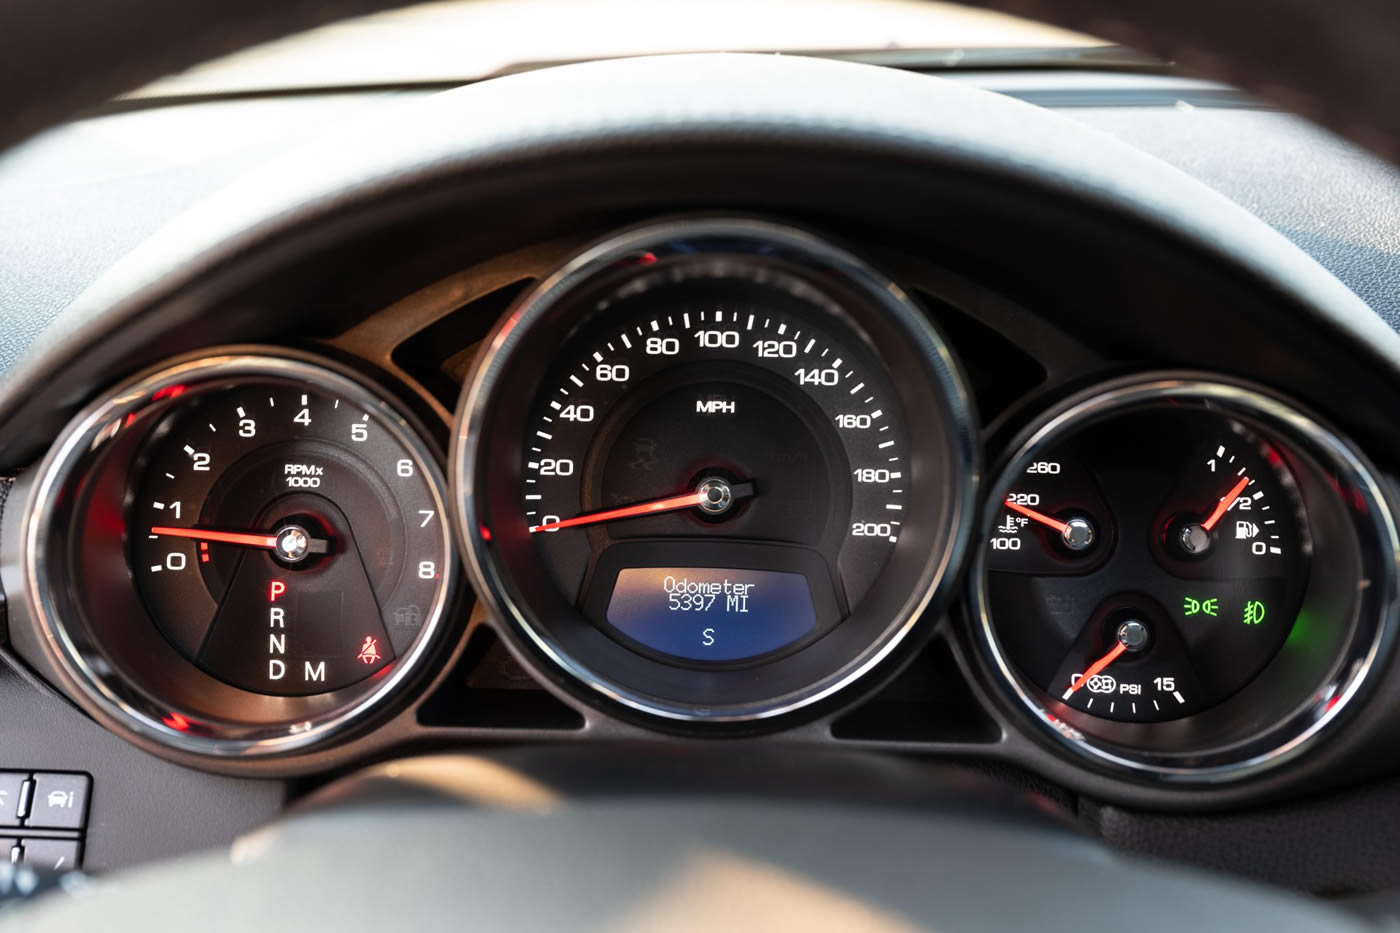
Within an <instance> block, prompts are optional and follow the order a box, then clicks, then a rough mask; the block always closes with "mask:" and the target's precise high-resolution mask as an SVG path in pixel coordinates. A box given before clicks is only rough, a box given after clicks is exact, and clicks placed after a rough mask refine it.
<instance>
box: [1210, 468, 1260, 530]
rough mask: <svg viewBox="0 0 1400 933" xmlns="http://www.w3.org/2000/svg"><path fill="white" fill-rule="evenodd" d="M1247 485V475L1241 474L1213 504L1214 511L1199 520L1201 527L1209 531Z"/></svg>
mask: <svg viewBox="0 0 1400 933" xmlns="http://www.w3.org/2000/svg"><path fill="white" fill-rule="evenodd" d="M1248 485H1249V477H1248V476H1241V477H1240V481H1239V482H1238V483H1236V484H1235V487H1234V488H1233V489H1231V490H1230V491H1229V492H1227V493H1226V494H1225V495H1224V496H1222V497H1221V499H1220V502H1218V503H1217V504H1216V506H1215V511H1214V512H1211V513H1210V518H1208V519H1206V520H1205V521H1203V522H1201V527H1202V528H1204V529H1205V530H1206V531H1210V530H1211V529H1212V528H1214V527H1215V523H1216V522H1218V521H1220V519H1221V517H1222V516H1223V515H1224V514H1225V513H1226V512H1228V511H1230V506H1232V505H1234V504H1235V500H1236V499H1238V498H1239V497H1240V493H1242V492H1244V487H1246V486H1248Z"/></svg>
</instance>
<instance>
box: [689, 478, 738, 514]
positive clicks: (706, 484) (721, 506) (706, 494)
mask: <svg viewBox="0 0 1400 933" xmlns="http://www.w3.org/2000/svg"><path fill="white" fill-rule="evenodd" d="M695 491H696V492H698V493H700V495H701V496H702V497H703V498H701V500H700V511H702V512H705V513H706V514H708V515H723V514H724V513H725V512H728V511H729V509H730V508H731V507H732V506H733V505H734V490H733V488H732V487H731V486H730V485H729V483H728V481H726V480H724V479H722V478H720V477H718V476H714V477H710V478H709V479H705V480H703V481H701V483H700V485H699V486H696V487H695Z"/></svg>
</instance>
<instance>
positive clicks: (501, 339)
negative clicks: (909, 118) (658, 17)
mask: <svg viewBox="0 0 1400 933" xmlns="http://www.w3.org/2000/svg"><path fill="white" fill-rule="evenodd" d="M697 254H713V255H716V256H722V257H723V256H728V257H738V258H739V259H740V260H742V261H748V262H759V263H763V262H769V263H777V264H781V267H782V268H785V269H787V270H789V271H790V272H792V273H793V274H796V275H800V276H801V277H802V278H803V279H804V280H805V281H806V282H807V283H809V285H810V284H815V283H820V289H821V290H822V291H823V292H824V293H825V294H828V295H832V296H835V300H834V301H832V302H831V307H832V310H831V311H830V312H827V313H833V314H840V315H848V316H849V317H848V326H852V327H853V328H854V331H855V332H856V333H859V334H863V335H864V338H865V339H866V340H868V341H869V342H870V345H871V346H872V347H873V349H874V350H875V352H876V355H877V358H880V359H882V360H883V362H884V365H887V366H889V367H891V369H892V370H893V372H894V383H895V386H896V389H897V391H898V393H899V396H900V402H901V404H902V406H903V408H904V410H905V411H906V413H908V415H909V417H911V418H915V419H919V420H917V421H915V422H912V423H911V432H910V433H911V434H912V435H913V440H914V444H915V446H914V452H913V458H912V462H913V464H914V465H915V466H914V467H913V469H915V470H916V475H915V476H914V477H913V478H912V480H911V486H912V487H913V493H912V494H911V496H910V500H909V503H908V505H907V506H906V509H907V511H906V512H905V516H906V524H905V530H904V532H903V533H902V534H901V542H902V543H904V544H905V546H902V547H899V548H896V550H895V553H894V554H893V555H892V556H891V558H890V561H889V563H888V564H887V565H886V567H885V569H884V571H883V572H882V574H881V577H880V581H881V582H877V584H876V586H875V587H873V588H872V590H871V593H872V595H871V597H870V598H869V599H867V600H866V603H865V604H864V605H863V606H862V607H860V608H859V609H858V610H857V611H856V612H854V613H853V614H852V615H851V616H850V617H849V618H847V619H846V620H845V621H844V622H842V623H841V624H840V625H838V626H836V627H835V628H834V629H832V631H830V632H828V633H827V634H826V635H825V636H824V637H822V638H820V639H818V640H816V641H815V642H813V643H811V644H808V645H806V646H804V647H802V648H800V649H799V650H795V651H793V652H791V653H789V654H787V655H785V656H784V657H782V658H779V659H777V660H775V661H773V662H772V663H768V664H764V665H761V666H757V667H751V668H749V669H747V670H735V671H695V670H690V669H687V668H685V667H682V666H678V665H674V664H668V663H663V662H660V661H657V660H654V659H652V658H649V657H646V656H644V655H641V654H639V653H636V652H634V651H631V650H630V649H628V648H626V647H625V646H624V645H622V644H621V643H619V642H618V641H615V640H613V639H611V638H609V637H608V636H606V635H605V634H604V633H602V632H601V631H600V630H599V629H598V628H597V627H596V626H594V625H592V624H591V623H588V622H586V620H584V619H583V618H582V617H581V616H580V614H579V613H578V611H577V610H576V609H575V608H574V607H572V606H570V605H569V604H568V603H567V602H566V601H565V600H564V599H563V598H562V596H561V595H560V594H559V593H558V592H557V591H556V590H555V588H554V587H553V586H552V585H551V584H550V583H549V582H548V576H547V574H546V573H545V572H544V571H543V569H542V568H541V566H540V563H539V557H538V553H537V551H536V549H535V547H534V545H533V543H532V542H531V541H530V538H529V535H528V534H527V532H526V529H527V527H528V525H529V521H528V520H527V518H526V516H525V514H524V508H523V507H522V505H521V502H520V489H521V482H522V480H521V467H522V462H521V461H522V458H521V455H520V453H519V449H520V438H521V437H523V436H524V419H525V417H526V412H527V410H528V408H529V406H530V404H531V402H532V397H533V395H534V392H535V385H536V380H535V379H534V377H533V374H536V373H538V372H541V371H543V370H544V368H546V366H547V363H548V361H549V360H551V359H553V358H554V355H555V354H556V353H557V352H558V350H559V348H560V347H561V346H562V345H563V344H564V342H565V341H566V339H567V338H568V337H569V336H570V335H572V334H574V333H575V332H577V330H578V329H579V328H580V327H581V326H585V324H586V322H588V321H589V320H591V315H592V313H593V310H594V309H593V305H592V302H593V301H594V300H595V299H596V297H597V295H598V294H599V293H600V290H601V289H602V288H603V287H604V285H605V284H606V286H607V287H616V277H617V275H618V274H619V273H621V274H624V275H625V274H626V271H627V270H628V269H632V268H637V267H645V266H650V265H652V264H654V263H657V262H661V263H664V262H666V261H667V260H668V259H669V258H673V257H682V258H686V257H692V256H695V255H697ZM745 257H747V259H745ZM527 374H530V375H527ZM901 374H903V376H902V377H901ZM976 464H977V454H976V450H975V444H974V429H973V426H972V417H971V414H970V411H969V397H968V393H967V390H966V388H965V386H964V383H963V380H962V377H961V375H960V373H959V370H958V366H957V364H956V362H955V361H954V358H953V356H952V354H951V352H950V351H949V349H948V347H947V345H946V343H945V342H944V340H943V338H942V337H941V335H940V334H939V333H938V331H937V330H936V329H935V328H934V326H933V325H932V323H931V322H930V321H929V320H928V318H927V317H926V316H925V315H924V314H923V313H922V312H921V311H920V310H919V309H918V308H916V307H915V306H914V305H913V303H912V302H911V301H910V299H909V298H908V297H907V296H906V295H905V294H904V293H903V291H902V290H901V289H899V287H898V286H896V285H895V284H894V283H893V282H891V281H890V280H889V279H887V278H885V277H883V276H880V275H879V274H878V273H876V272H874V271H872V270H871V269H870V268H869V267H868V266H866V265H865V264H864V263H863V262H861V261H860V260H858V259H856V257H854V256H853V255H851V254H849V253H847V252H845V251H844V250H841V249H839V248H837V247H835V246H833V245H831V244H830V243H828V242H827V241H825V240H823V239H821V238H818V237H816V236H813V235H812V234H810V233H806V232H803V231H799V230H796V229H794V228H791V227H788V226H786V225H780V224H776V223H771V222H766V221H761V220H754V219H748V218H726V217H699V218H678V219H675V220H671V221H661V222H658V223H653V224H646V225H643V226H641V227H639V228H636V229H632V230H628V231H624V232H622V233H620V234H617V235H614V236H611V237H608V238H606V239H604V240H603V241H602V242H600V243H598V244H596V245H595V246H593V247H591V248H588V249H586V250H584V251H583V252H582V253H580V254H579V255H577V256H576V257H574V258H573V259H572V260H571V261H569V262H567V263H566V264H565V265H564V266H563V267H562V268H561V269H559V270H558V271H556V272H555V274H554V275H552V276H550V277H549V278H547V279H545V280H544V281H542V282H540V283H539V284H538V285H537V286H536V287H535V288H534V289H533V290H532V291H531V292H529V293H527V294H526V295H525V296H523V297H522V299H521V300H520V301H519V302H518V303H517V304H516V306H515V307H514V308H513V309H512V310H511V311H510V312H509V313H508V314H507V315H506V316H505V317H504V318H503V319H502V321H501V322H500V324H499V325H498V327H497V328H496V330H495V331H494V332H493V333H492V335H491V336H489V337H488V338H487V340H486V341H485V344H484V348H483V351H482V352H481V354H480V356H479V357H478V360H477V364H476V367H475V369H474V370H473V373H472V375H471V376H470V377H469V379H468V381H467V384H466V386H465V388H464V390H463V394H462V398H461V402H460V405H459V409H458V416H457V430H456V435H455V437H454V441H453V452H452V479H453V482H454V483H455V484H456V488H457V491H458V497H459V498H458V505H459V513H458V517H459V521H460V527H461V532H462V537H463V542H462V543H463V551H464V553H465V554H466V557H467V560H468V570H469V573H470V574H471V576H472V579H473V581H474V582H475V583H477V585H478V591H479V595H480V596H481V598H483V599H484V600H486V601H487V602H488V604H489V605H490V606H491V608H492V610H493V615H494V617H495V618H497V619H498V620H500V621H501V622H502V623H503V628H504V629H505V631H506V635H507V637H508V638H509V639H511V640H512V642H513V644H514V645H515V647H516V649H517V651H518V653H519V654H520V655H521V656H522V657H524V658H527V659H529V661H530V666H531V668H532V670H534V671H535V672H536V673H537V674H538V675H539V676H540V677H541V679H545V680H549V681H552V682H554V683H557V684H559V685H560V686H561V687H562V688H563V689H565V690H566V691H568V692H570V693H571V694H573V695H574V696H576V697H578V698H580V699H582V700H583V701H584V702H586V703H589V704H591V705H601V706H604V707H606V708H607V709H609V710H610V711H612V712H614V713H616V714H620V715H622V716H623V717H624V718H629V717H637V716H640V717H642V718H643V719H644V721H646V722H647V723H648V724H649V725H651V726H652V727H653V728H662V729H664V730H673V731H683V732H685V731H692V730H694V729H696V728H712V727H714V726H716V725H724V726H735V725H742V726H746V727H748V728H750V729H752V728H755V727H759V726H762V727H763V728H765V729H769V730H771V729H773V728H777V727H778V726H779V725H781V720H780V718H781V717H784V716H786V715H789V714H793V713H795V712H796V711H798V710H802V709H805V708H808V707H811V706H813V705H814V704H817V703H819V702H821V701H823V700H825V699H826V698H828V697H830V696H833V695H834V694H836V693H837V692H838V691H841V690H842V689H844V688H846V687H848V686H850V685H852V684H854V683H856V682H858V681H860V680H861V679H862V678H863V677H865V675H867V674H868V673H869V672H870V671H871V670H872V669H873V668H875V667H876V666H877V665H879V664H880V663H881V662H882V661H884V660H885V659H886V658H887V657H889V656H890V655H891V654H892V653H894V652H895V651H896V649H897V648H899V647H900V646H901V643H903V642H905V640H906V639H907V638H908V636H910V635H911V633H913V632H914V630H915V629H916V628H917V627H918V625H919V623H920V621H921V620H923V619H924V618H925V610H926V609H928V607H929V606H931V605H932V606H941V605H942V604H944V603H945V602H946V600H947V598H948V597H949V595H950V594H951V592H952V591H953V590H954V588H955V583H954V579H955V577H954V574H955V568H956V567H957V566H958V565H959V563H960V562H961V558H962V555H963V552H964V549H965V545H966V542H967V540H968V536H969V529H970V525H969V519H970V518H971V515H972V511H973V508H974V501H975V500H974V498H973V497H974V495H975V489H976V485H977V467H976ZM881 583H883V584H884V585H883V586H882V585H881ZM891 584H893V585H891ZM932 621H933V620H932V619H928V622H929V624H931V623H932Z"/></svg>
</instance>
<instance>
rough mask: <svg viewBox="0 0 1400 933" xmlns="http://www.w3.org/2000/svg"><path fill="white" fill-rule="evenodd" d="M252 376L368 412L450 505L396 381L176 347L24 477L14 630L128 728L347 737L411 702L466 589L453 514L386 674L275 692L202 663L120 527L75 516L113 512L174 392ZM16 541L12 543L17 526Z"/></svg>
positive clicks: (268, 354) (231, 350)
mask: <svg viewBox="0 0 1400 933" xmlns="http://www.w3.org/2000/svg"><path fill="white" fill-rule="evenodd" d="M256 380H270V381H273V382H280V383H284V384H288V385H296V384H302V385H307V384H309V385H314V386H316V387H317V388H318V389H321V390H323V391H326V392H328V393H332V394H335V395H336V396H337V397H340V398H344V399H346V400H348V401H349V402H351V403H352V404H354V405H356V406H358V407H359V408H360V409H362V410H363V411H364V412H366V413H368V414H370V415H371V417H373V418H374V419H375V422H376V424H378V425H380V426H382V427H383V428H385V429H386V430H387V431H389V432H390V434H391V435H392V436H393V438H394V440H395V441H396V442H397V443H398V444H400V445H401V446H402V447H403V449H405V450H406V451H409V452H410V453H411V455H412V456H413V457H414V458H415V460H416V461H417V465H418V467H419V468H421V469H422V470H423V471H424V475H425V478H426V479H427V486H428V488H429V490H430V491H431V496H432V499H433V501H434V502H435V503H436V504H437V505H438V507H439V509H440V510H441V511H439V513H438V514H439V515H442V516H444V517H446V516H448V515H450V505H449V500H448V498H447V492H446V488H447V487H446V483H445V481H444V480H443V479H442V475H441V469H440V466H439V464H440V462H441V454H440V453H439V452H437V451H435V450H434V449H433V447H432V446H431V444H430V443H429V442H428V441H427V440H426V439H425V434H424V432H423V430H422V428H421V427H420V426H419V425H417V423H416V422H415V421H414V420H413V419H412V418H411V417H410V416H408V415H406V414H404V413H403V412H402V411H400V410H399V409H398V407H397V406H396V405H394V404H393V403H391V402H390V401H389V400H388V399H389V396H388V395H387V394H386V393H385V392H384V391H382V390H381V389H379V388H377V387H374V386H373V385H372V383H370V382H369V381H368V380H366V379H365V378H364V377H363V376H362V375H361V374H359V373H357V372H355V371H353V370H351V369H349V368H348V367H345V366H342V365H341V364H339V363H337V362H335V361H333V360H330V359H327V358H324V357H320V356H317V355H314V354H309V353H303V352H299V351H295V350H289V349H283V348H275V347H264V346H234V347H226V348H214V349H211V350H208V351H203V352H199V353H194V354H190V355H188V356H186V357H183V358H180V359H176V360H171V361H169V362H167V363H164V364H161V365H160V366H158V367H155V368H153V369H151V370H147V371H145V372H142V373H140V374H138V375H136V376H134V377H132V378H131V379H129V380H128V381H126V382H124V383H122V384H120V385H118V386H115V387H113V388H112V389H110V390H109V391H107V392H104V393H103V394H101V395H100V396H99V397H97V398H96V399H95V400H94V401H92V402H91V403H90V404H89V405H87V406H86V407H85V408H84V409H83V410H82V411H81V412H79V413H78V414H77V415H76V416H75V417H74V418H73V420H72V421H71V422H70V423H69V425H68V427H67V428H66V429H65V430H64V432H63V433H62V434H61V435H60V437H59V438H58V440H57V441H56V442H55V444H54V445H53V447H52V448H51V450H50V452H49V454H48V455H47V456H46V457H45V459H44V460H43V461H42V462H41V463H40V464H39V466H38V467H37V469H36V470H34V471H33V472H32V473H29V474H27V475H26V476H24V477H22V479H21V484H22V487H21V488H20V489H17V490H16V493H15V495H16V496H18V497H19V498H20V501H22V502H23V505H24V511H23V515H22V517H21V518H20V520H19V521H18V522H17V523H11V522H8V521H7V522H6V529H7V532H8V531H9V529H11V528H16V529H17V534H18V538H19V541H18V550H19V551H20V554H19V567H18V570H19V578H20V584H21V585H20V586H19V587H18V588H16V587H13V586H11V587H9V589H10V592H11V594H12V595H11V598H10V623H11V625H10V627H11V634H12V638H13V639H14V640H15V642H16V644H17V645H18V646H20V647H21V648H22V649H24V650H25V653H26V654H27V655H29V656H34V657H38V658H42V659H43V660H45V661H46V662H48V665H49V666H50V668H51V670H52V672H53V673H54V674H55V675H56V676H58V678H59V679H60V681H61V682H62V683H63V684H64V685H65V686H66V687H68V688H69V690H70V693H71V694H72V695H74V696H75V698H77V699H78V700H79V701H80V702H82V703H83V705H84V706H86V707H87V708H89V709H90V711H92V712H93V713H94V714H95V715H98V716H99V718H101V719H102V720H103V721H105V722H107V723H108V724H110V725H112V726H113V727H114V728H116V729H118V730H119V731H125V732H127V733H129V734H133V735H135V736H137V737H139V738H140V739H142V740H144V741H150V742H155V743H158V744H159V745H161V746H164V747H167V748H170V749H173V750H177V751H180V752H187V753H193V754H196V755H199V756H207V757H210V758H221V759H243V760H248V759H258V758H271V757H279V756H286V755H290V754H294V753H298V752H303V751H307V750H310V749H313V748H316V747H320V746H323V745H325V744H326V743H328V742H330V741H332V740H336V739H340V738H342V737H344V736H345V735H347V734H349V733H350V732H352V731H353V730H354V729H356V728H358V727H360V726H362V725H364V724H365V723H366V722H367V721H369V720H371V719H372V718H373V717H374V716H375V715H377V714H379V713H380V712H381V711H383V710H384V709H385V708H386V707H388V706H390V705H392V702H393V701H396V700H401V699H402V698H403V693H404V691H403V687H405V686H406V685H407V684H408V683H409V682H411V681H413V680H415V679H417V678H419V677H420V676H421V674H422V673H423V668H424V667H425V664H426V662H427V660H428V659H429V657H431V655H432V654H433V653H434V652H435V651H436V649H437V648H438V646H439V642H440V634H441V632H442V630H443V629H445V628H446V627H447V626H446V623H445V618H446V616H447V612H448V609H449V607H450V605H451V603H452V601H453V600H454V599H455V597H456V595H457V589H458V583H457V581H458V569H457V567H458V562H457V557H456V544H455V536H454V535H453V533H452V531H451V525H450V522H449V521H446V520H445V521H443V523H442V529H443V530H442V536H443V540H442V547H443V549H444V553H445V555H446V558H447V559H446V560H445V561H444V567H443V571H442V581H441V585H440V586H439V587H438V589H437V591H436V595H435V599H434V602H433V604H432V605H431V606H429V607H427V609H426V610H425V611H424V612H423V619H422V628H421V631H420V633H419V634H418V636H417V637H416V639H415V640H414V642H413V643H412V647H411V648H410V649H409V651H408V652H407V653H406V654H403V655H401V656H400V657H399V658H398V659H397V661H396V663H395V664H394V665H393V666H392V667H391V668H388V669H386V670H385V671H384V676H375V677H370V678H367V679H365V680H361V681H358V682H356V683H354V684H350V685H348V686H345V687H341V688H339V689H336V690H333V691H329V692H326V693H320V694H310V695H305V696H273V695H267V694H262V693H255V692H252V691H249V690H244V689H240V688H238V687H235V686H232V685H231V684H228V683H225V682H224V681H221V680H219V679H217V678H215V677H213V676H212V675H210V674H208V673H206V672H205V671H203V670H202V669H201V668H200V667H198V666H197V665H196V664H195V663H194V662H192V661H190V660H188V659H186V658H185V657H184V656H182V655H181V654H180V653H179V652H177V651H176V650H175V649H174V648H173V647H172V646H171V645H170V644H169V643H168V642H167V641H166V640H165V638H164V637H163V636H162V635H161V634H160V633H159V630H158V629H157V627H156V625H155V623H154V622H153V620H152V619H151V618H150V616H149V614H148V612H147V610H146V609H145V607H144V605H143V603H142V600H141V598H140V597H139V596H138V595H137V593H136V591H135V587H134V581H133V580H132V579H131V572H130V570H129V568H128V567H127V565H126V560H127V548H126V546H125V542H124V540H123V539H124V536H125V530H124V525H122V524H121V523H120V522H107V523H105V524H107V525H110V526H111V527H110V529H109V531H110V537H109V538H108V539H106V540H102V541H90V540H87V538H88V537H89V536H86V535H81V534H77V533H76V532H75V529H76V528H77V527H78V526H79V522H80V521H81V518H82V516H83V514H84V510H85V509H86V507H87V506H88V505H89V504H90V502H91V500H92V499H93V497H94V496H96V497H98V498H99V499H100V500H101V501H102V502H103V503H105V505H104V507H105V508H107V509H108V510H109V511H111V512H112V514H114V515H116V514H118V511H117V510H121V509H125V508H126V507H127V506H128V504H129V502H128V500H129V495H130V492H129V490H130V484H131V480H132V476H133V475H134V470H135V469H136V468H137V466H138V462H137V457H138V456H139V453H138V452H139V450H140V449H141V446H142V442H143V439H144V437H145V435H146V434H147V433H148V431H149V429H150V427H151V426H152V425H153V424H156V423H157V422H158V421H159V419H160V418H161V417H162V416H163V415H164V414H165V413H166V412H167V411H169V410H170V409H171V407H172V406H173V405H175V404H176V403H177V400H178V399H180V398H185V399H188V398H190V397H192V396H193V395H195V394H197V393H200V392H203V391H216V390H218V389H221V388H227V387H231V386H237V385H240V384H243V383H245V382H247V381H256ZM173 387H180V388H179V390H178V391H172V388H173ZM99 524H102V523H99ZM100 534H107V532H100ZM6 546H7V547H6V549H7V551H9V552H13V551H14V550H15V548H14V546H13V545H12V544H11V542H10V541H9V540H8V536H7V542H6ZM95 546H96V549H94V548H95ZM97 551H101V553H97ZM7 570H8V568H7ZM79 579H81V580H82V581H83V583H84V584H85V585H88V584H90V585H92V586H94V587H96V591H95V592H93V593H85V594H82V595H79V594H77V593H75V591H74V586H75V585H76V584H75V583H73V582H71V581H76V580H79ZM7 582H8V581H7ZM17 597H18V598H17ZM94 600H96V604H94Z"/></svg>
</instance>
